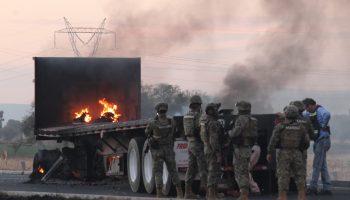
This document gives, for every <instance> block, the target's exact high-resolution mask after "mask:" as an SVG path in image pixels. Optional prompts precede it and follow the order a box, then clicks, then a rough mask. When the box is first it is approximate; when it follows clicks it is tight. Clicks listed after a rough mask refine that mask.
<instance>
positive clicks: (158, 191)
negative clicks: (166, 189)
mask: <svg viewBox="0 0 350 200" xmlns="http://www.w3.org/2000/svg"><path fill="white" fill-rule="evenodd" d="M156 194H157V196H156V197H157V198H162V197H164V195H163V189H162V187H161V188H156Z"/></svg>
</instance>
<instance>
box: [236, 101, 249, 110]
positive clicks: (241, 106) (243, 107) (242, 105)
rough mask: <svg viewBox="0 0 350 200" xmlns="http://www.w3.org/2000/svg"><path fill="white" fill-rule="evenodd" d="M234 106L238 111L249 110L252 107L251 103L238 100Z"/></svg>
mask: <svg viewBox="0 0 350 200" xmlns="http://www.w3.org/2000/svg"><path fill="white" fill-rule="evenodd" d="M236 107H237V109H238V111H250V110H251V109H252V105H251V104H250V103H249V102H248V101H239V102H237V103H236Z"/></svg>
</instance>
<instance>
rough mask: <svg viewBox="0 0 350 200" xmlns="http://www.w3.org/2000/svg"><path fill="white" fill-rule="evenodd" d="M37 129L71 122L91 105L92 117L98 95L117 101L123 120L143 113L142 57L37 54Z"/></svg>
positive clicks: (96, 110) (98, 108)
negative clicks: (141, 100) (84, 56)
mask: <svg viewBox="0 0 350 200" xmlns="http://www.w3.org/2000/svg"><path fill="white" fill-rule="evenodd" d="M34 61H35V130H38V129H40V128H47V127H52V126H61V125H66V124H71V123H72V121H73V119H74V113H75V112H77V111H80V110H81V109H83V108H85V107H88V108H89V111H90V113H91V115H92V116H93V117H98V116H99V115H100V112H101V110H102V107H101V105H100V104H99V103H98V100H99V99H102V98H106V100H107V101H109V102H112V103H115V104H117V105H118V110H119V112H120V113H121V114H122V117H121V118H120V121H130V120H137V119H139V117H140V95H141V94H140V91H141V59H140V58H69V57H35V58H34Z"/></svg>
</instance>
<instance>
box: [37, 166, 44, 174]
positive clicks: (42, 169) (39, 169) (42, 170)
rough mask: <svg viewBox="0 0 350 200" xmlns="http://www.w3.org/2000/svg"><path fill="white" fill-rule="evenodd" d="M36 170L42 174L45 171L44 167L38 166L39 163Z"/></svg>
mask: <svg viewBox="0 0 350 200" xmlns="http://www.w3.org/2000/svg"><path fill="white" fill-rule="evenodd" d="M38 171H39V173H40V174H44V173H45V169H44V168H42V167H40V165H39V167H38Z"/></svg>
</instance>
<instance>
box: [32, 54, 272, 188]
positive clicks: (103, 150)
mask: <svg viewBox="0 0 350 200" xmlns="http://www.w3.org/2000/svg"><path fill="white" fill-rule="evenodd" d="M34 61H35V135H36V139H37V140H54V141H57V142H58V143H62V142H69V143H71V144H74V147H64V148H62V149H57V150H41V151H39V152H38V153H37V154H36V155H35V157H34V162H33V172H32V174H31V177H32V178H33V179H41V180H42V181H45V180H47V179H48V178H50V177H51V176H56V177H60V178H66V179H69V178H70V177H75V178H79V179H81V180H90V181H94V180H97V179H101V178H104V177H106V176H127V177H128V182H129V185H130V187H131V190H132V191H133V192H143V191H146V192H147V193H153V192H154V190H155V181H154V174H153V171H152V155H151V153H150V152H149V151H146V149H147V144H148V143H147V138H146V136H145V133H144V131H145V128H146V126H147V124H148V123H149V122H150V121H151V120H152V119H140V111H141V59H140V58H59V57H35V58H34ZM254 116H255V117H256V118H257V119H258V120H259V125H258V135H259V137H258V143H259V144H260V146H261V149H262V152H261V157H260V160H259V162H258V164H257V165H256V166H255V168H254V171H253V176H254V178H255V180H256V182H257V183H258V185H259V186H260V188H261V190H262V192H267V193H268V192H273V191H276V189H277V183H276V178H275V168H276V167H275V163H274V162H272V163H267V161H266V160H265V157H266V147H267V145H268V141H269V138H270V136H271V134H272V129H273V126H274V120H275V115H273V114H266V115H254ZM182 119H183V118H182V116H175V117H174V121H175V124H176V130H175V134H174V135H175V137H176V139H175V144H174V151H175V155H176V156H175V159H176V164H177V169H178V172H179V175H180V178H181V179H182V180H184V177H185V173H186V169H187V166H188V162H187V158H188V155H187V142H186V140H185V137H184V132H183V125H182ZM234 120H235V116H234V115H233V114H232V110H222V111H221V112H220V122H221V123H222V125H223V129H228V127H230V124H232V123H233V122H234ZM224 132H225V131H223V135H222V138H225V137H226V136H225V134H224ZM223 142H224V141H223ZM223 146H224V145H223ZM231 146H232V145H226V146H225V147H224V148H226V149H225V150H224V151H223V152H225V154H226V155H225V158H226V159H224V160H223V163H222V176H221V178H222V183H225V180H227V179H228V178H227V177H228V176H232V171H233V167H232V152H233V151H232V149H230V148H232V147H231ZM163 181H164V188H163V193H164V194H165V195H168V194H169V193H170V192H171V190H172V187H173V186H172V182H171V179H170V177H169V173H168V172H167V168H166V166H165V165H164V172H163ZM196 185H199V184H196ZM222 185H224V184H222Z"/></svg>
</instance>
